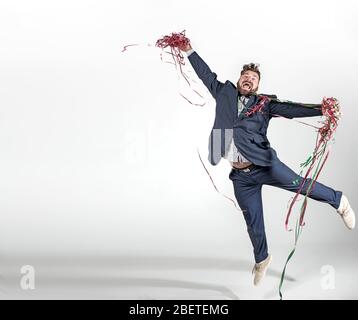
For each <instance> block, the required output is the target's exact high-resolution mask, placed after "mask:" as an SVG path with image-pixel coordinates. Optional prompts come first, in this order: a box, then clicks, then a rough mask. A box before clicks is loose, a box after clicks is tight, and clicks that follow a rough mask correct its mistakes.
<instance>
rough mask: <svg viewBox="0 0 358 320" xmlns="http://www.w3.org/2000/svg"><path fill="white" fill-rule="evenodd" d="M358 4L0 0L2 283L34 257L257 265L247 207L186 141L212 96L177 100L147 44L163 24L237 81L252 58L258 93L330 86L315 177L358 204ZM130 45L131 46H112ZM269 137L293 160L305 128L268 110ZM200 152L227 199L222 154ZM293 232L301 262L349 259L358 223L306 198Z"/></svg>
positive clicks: (305, 96)
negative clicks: (322, 154)
mask: <svg viewBox="0 0 358 320" xmlns="http://www.w3.org/2000/svg"><path fill="white" fill-rule="evenodd" d="M357 7H358V6H357V5H356V3H355V1H353V0H351V1H338V0H337V1H333V0H331V1H327V0H325V1H308V0H303V1H302V0H301V1H294V2H293V1H290V2H288V1H283V0H282V1H281V0H280V1H238V0H235V1H227V0H223V1H220V2H218V1H215V2H214V1H212V2H209V1H188V0H183V1H180V2H178V1H169V0H165V1H164V0H163V1H159V0H156V1H144V0H139V1H135V0H133V1H127V2H123V1H85V0H75V1H73V0H71V1H69V0H65V1H39V0H34V1H5V0H3V1H1V4H0V43H1V45H0V70H1V72H0V111H1V115H0V146H1V149H0V150H1V157H0V164H1V165H0V177H1V178H0V255H1V257H2V258H1V259H2V261H3V265H6V263H5V261H6V260H7V259H8V261H10V260H11V259H14V260H11V261H16V263H15V262H14V263H13V264H11V267H10V266H9V269H6V270H5V269H4V270H3V271H2V272H1V266H0V274H1V273H2V274H3V278H5V279H6V278H7V277H8V279H10V278H11V277H13V278H11V280H9V281H8V286H9V288H10V287H11V285H12V284H14V283H15V282H16V281H17V280H16V274H17V273H18V272H19V271H18V270H19V268H20V266H21V265H26V264H31V263H32V264H34V263H33V262H31V261H33V260H32V259H34V258H33V257H34V256H36V255H37V256H42V257H44V258H43V259H44V260H43V261H45V260H46V259H47V258H48V259H52V258H53V257H54V256H62V257H76V256H77V257H80V256H86V255H89V256H93V257H95V258H94V261H96V259H97V258H98V260H100V259H101V258H100V257H103V256H107V257H108V256H109V257H116V256H120V255H134V256H140V255H141V254H146V255H149V256H151V255H158V254H161V255H164V256H165V255H167V256H170V255H174V256H177V255H182V256H193V257H194V256H198V255H200V256H208V257H210V256H219V257H220V256H230V257H233V258H237V257H240V258H242V259H246V260H247V261H249V262H250V263H251V262H253V257H252V253H251V244H250V242H249V238H248V235H247V233H246V226H245V223H244V220H243V219H242V217H241V215H240V213H239V212H237V211H236V209H235V208H234V207H233V205H232V204H231V203H230V202H229V201H228V200H226V199H225V198H223V197H222V196H221V195H219V194H218V193H216V192H215V190H214V188H213V186H212V185H211V182H210V180H209V178H208V176H207V175H206V173H205V171H204V170H203V168H202V166H201V163H200V161H199V158H198V155H197V152H196V149H197V147H199V150H200V152H201V155H202V157H203V158H204V159H205V160H206V158H207V138H208V135H209V133H210V129H211V127H212V124H213V119H214V107H215V105H214V100H213V99H212V98H211V97H210V96H209V94H208V92H207V91H206V90H205V89H203V88H201V89H202V91H203V92H204V93H205V94H206V98H207V99H206V100H207V103H206V105H205V106H204V107H197V106H193V105H191V104H189V103H188V102H186V100H185V99H183V98H182V97H180V95H179V94H178V93H179V91H180V90H181V89H182V88H183V83H181V82H180V81H179V80H178V76H177V73H176V71H175V69H174V68H173V67H172V65H170V64H165V63H163V62H162V61H161V59H160V50H159V49H158V48H155V47H154V46H153V44H155V41H156V40H157V39H158V38H160V37H162V36H163V35H165V34H169V33H171V32H174V31H175V32H178V31H182V30H184V29H185V30H186V35H187V36H188V37H189V38H190V39H191V41H192V45H193V47H194V49H195V50H196V51H197V52H198V53H199V54H200V55H201V57H202V58H203V59H204V60H205V61H206V62H207V63H208V65H209V66H210V67H211V69H212V70H213V71H215V72H216V73H217V74H218V78H219V80H221V81H225V80H227V79H229V80H231V81H232V82H234V83H236V81H237V79H238V77H239V73H240V70H241V67H242V65H243V64H244V63H248V62H251V61H253V62H259V63H260V64H261V72H262V80H261V85H260V90H259V91H260V92H262V93H269V94H277V95H278V97H279V98H281V99H288V100H293V101H301V102H307V103H319V102H320V101H321V99H322V97H323V96H334V97H337V98H338V99H339V100H340V102H341V106H342V108H343V113H344V116H343V118H342V120H341V122H340V125H339V128H338V131H337V135H336V142H335V145H334V146H333V152H332V153H331V155H330V157H329V160H328V163H327V165H326V166H325V169H324V171H323V173H322V175H321V177H320V179H319V180H320V181H321V182H322V183H324V184H327V185H329V186H331V187H333V188H335V189H337V190H342V191H343V192H344V193H345V194H346V195H347V196H348V197H349V198H350V201H351V204H352V206H353V207H355V208H358V201H357V198H356V195H357V191H356V186H357V182H358V181H357V177H358V175H357V170H356V163H357V161H358V154H357V148H356V145H357V143H358V140H357V135H356V134H355V129H356V119H357V114H358V113H357V102H358V91H357V90H355V84H356V83H358V79H357V68H358V61H357V51H358V37H357V31H358V22H357V20H356V16H357V14H358V10H357ZM133 43H139V44H142V45H141V46H136V47H130V48H128V50H127V51H126V52H121V50H122V48H123V46H124V45H127V44H133ZM146 44H151V45H152V46H146ZM186 68H188V69H189V70H190V67H189V66H186ZM187 92H188V91H187ZM318 120H319V118H314V119H313V118H312V119H308V120H307V122H310V123H317V121H318ZM269 139H270V141H271V145H272V146H273V147H274V148H275V149H276V150H277V153H278V155H279V157H280V159H281V160H282V161H284V162H285V163H286V164H287V165H289V166H290V167H291V168H292V169H294V170H295V171H298V170H299V164H300V163H301V162H303V161H304V160H305V159H306V158H307V157H308V155H309V154H310V152H312V150H313V147H314V141H315V132H314V130H313V129H312V128H310V127H306V126H303V125H301V124H298V123H296V122H294V121H290V120H283V119H274V120H272V121H271V125H270V129H269ZM206 165H207V167H208V168H209V170H210V172H211V174H212V176H213V178H214V180H215V182H216V184H217V186H218V188H219V189H220V190H221V191H222V192H223V193H225V194H227V195H228V196H231V197H234V195H233V189H232V184H231V181H230V180H229V179H228V175H229V171H230V167H229V164H228V163H227V162H224V161H222V162H221V163H220V164H219V165H218V166H216V167H213V166H210V165H209V164H208V162H207V161H206ZM263 190H264V209H265V219H266V228H267V235H268V240H269V244H270V251H272V253H273V254H274V255H275V253H276V254H282V259H281V260H278V261H277V269H278V270H280V269H281V267H282V266H283V262H284V257H285V256H286V255H287V254H288V252H289V249H290V248H291V246H292V241H293V238H292V236H293V235H292V234H291V233H287V232H285V231H284V218H285V213H286V205H287V202H288V200H289V199H290V197H291V196H292V195H293V194H290V193H288V192H287V191H284V190H279V189H275V188H272V187H264V189H263ZM302 239H303V240H302V243H301V246H302V247H301V248H302V249H301V251H300V252H299V253H297V261H300V263H302V261H304V260H305V258H307V256H305V254H306V253H307V252H310V248H313V246H316V247H317V248H319V252H320V254H322V255H325V259H326V260H327V261H328V263H329V264H332V265H334V264H335V262H336V260H337V258H335V252H333V251H334V250H332V248H333V247H332V245H335V246H337V249H335V250H338V252H339V253H340V254H341V255H343V256H341V257H340V259H343V260H344V259H349V258H351V253H350V251H349V250H352V248H353V247H354V248H355V245H356V243H357V233H356V231H353V232H349V231H347V230H346V229H345V228H344V226H343V223H342V222H341V221H340V219H339V217H338V216H337V214H336V213H335V211H334V209H333V208H332V207H330V206H329V205H327V204H322V203H318V202H314V201H313V200H311V201H310V202H309V205H308V209H307V226H306V227H305V231H304V234H303V235H302ZM315 252H317V251H315ZM345 253H346V254H345ZM46 257H47V258H46ZM51 257H52V258H51ZM96 257H97V258H96ZM318 261H320V260H318ZM327 261H325V262H323V261H322V264H323V263H327ZM296 263H298V262H296ZM319 263H320V262H319ZM35 267H36V266H35ZM352 267H353V265H352ZM11 268H15V269H11ZM16 268H18V269H16ZM37 268H38V269H39V268H41V263H39V264H38V265H37ZM315 272H316V271H315ZM317 272H318V271H317ZM343 287H344V286H343ZM350 294H351V295H350V297H357V294H356V293H354V292H353V293H350ZM78 296H79V297H80V296H81V295H80V294H78ZM134 296H135V295H134Z"/></svg>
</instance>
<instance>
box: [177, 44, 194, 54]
mask: <svg viewBox="0 0 358 320" xmlns="http://www.w3.org/2000/svg"><path fill="white" fill-rule="evenodd" d="M178 48H179V49H180V50H181V51H184V52H188V51H189V50H191V49H193V48H192V47H191V45H190V42H189V43H188V44H185V45H182V46H179V47H178Z"/></svg>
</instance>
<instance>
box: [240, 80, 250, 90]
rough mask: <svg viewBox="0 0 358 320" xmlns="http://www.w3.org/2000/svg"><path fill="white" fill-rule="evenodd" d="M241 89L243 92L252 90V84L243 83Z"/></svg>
mask: <svg viewBox="0 0 358 320" xmlns="http://www.w3.org/2000/svg"><path fill="white" fill-rule="evenodd" d="M242 88H243V89H245V90H250V89H251V88H252V84H251V83H250V82H244V83H243V84H242Z"/></svg>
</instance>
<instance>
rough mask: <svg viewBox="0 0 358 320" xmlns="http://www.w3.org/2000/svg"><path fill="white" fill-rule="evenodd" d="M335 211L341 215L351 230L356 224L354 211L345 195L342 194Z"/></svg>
mask: <svg viewBox="0 0 358 320" xmlns="http://www.w3.org/2000/svg"><path fill="white" fill-rule="evenodd" d="M337 212H338V213H339V214H340V216H341V217H342V219H343V222H344V224H345V225H346V227H347V228H348V229H350V230H352V229H353V228H354V226H355V224H356V218H355V215H354V211H353V209H352V208H351V206H350V204H349V201H348V199H347V197H346V196H345V195H342V198H341V202H340V204H339V208H338V210H337Z"/></svg>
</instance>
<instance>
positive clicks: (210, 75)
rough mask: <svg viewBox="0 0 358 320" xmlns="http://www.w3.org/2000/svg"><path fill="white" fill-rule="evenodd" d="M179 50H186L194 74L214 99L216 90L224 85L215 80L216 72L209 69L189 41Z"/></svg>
mask: <svg viewBox="0 0 358 320" xmlns="http://www.w3.org/2000/svg"><path fill="white" fill-rule="evenodd" d="M180 50H182V51H184V52H186V54H187V56H188V59H189V61H190V64H191V65H192V67H193V68H194V70H195V72H196V74H197V75H198V77H199V78H200V79H201V81H203V83H204V84H205V86H206V87H207V88H208V89H209V91H210V93H211V95H212V96H213V97H214V98H215V99H216V96H217V94H218V92H219V91H220V89H221V88H222V86H223V85H224V84H223V83H222V82H220V81H218V80H217V75H216V73H214V72H212V71H211V70H210V68H209V66H208V65H207V64H206V63H205V62H204V60H203V59H201V58H200V56H199V55H198V54H197V53H196V52H195V51H194V50H193V48H192V47H191V45H190V43H189V44H188V45H187V46H185V47H183V48H180Z"/></svg>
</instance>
